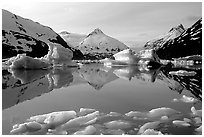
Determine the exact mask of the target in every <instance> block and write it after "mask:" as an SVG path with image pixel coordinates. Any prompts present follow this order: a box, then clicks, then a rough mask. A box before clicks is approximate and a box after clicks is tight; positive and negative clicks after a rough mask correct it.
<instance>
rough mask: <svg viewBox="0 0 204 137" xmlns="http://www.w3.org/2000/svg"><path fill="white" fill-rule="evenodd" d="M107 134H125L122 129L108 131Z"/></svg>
mask: <svg viewBox="0 0 204 137" xmlns="http://www.w3.org/2000/svg"><path fill="white" fill-rule="evenodd" d="M105 132H106V133H107V134H111V135H123V134H124V133H125V132H124V131H123V130H121V129H107V130H106V131H105Z"/></svg>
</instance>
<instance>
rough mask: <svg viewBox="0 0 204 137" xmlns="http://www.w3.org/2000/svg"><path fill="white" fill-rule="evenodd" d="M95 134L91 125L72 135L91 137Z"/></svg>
mask: <svg viewBox="0 0 204 137" xmlns="http://www.w3.org/2000/svg"><path fill="white" fill-rule="evenodd" d="M95 132H96V128H95V127H94V126H92V125H90V126H87V127H86V128H85V129H84V130H82V131H77V132H75V133H74V135H92V134H94V133H95Z"/></svg>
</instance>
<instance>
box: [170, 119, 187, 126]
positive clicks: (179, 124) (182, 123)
mask: <svg viewBox="0 0 204 137" xmlns="http://www.w3.org/2000/svg"><path fill="white" fill-rule="evenodd" d="M172 123H173V124H174V125H176V126H186V127H189V126H191V125H190V124H189V123H187V122H185V121H182V120H174V121H172Z"/></svg>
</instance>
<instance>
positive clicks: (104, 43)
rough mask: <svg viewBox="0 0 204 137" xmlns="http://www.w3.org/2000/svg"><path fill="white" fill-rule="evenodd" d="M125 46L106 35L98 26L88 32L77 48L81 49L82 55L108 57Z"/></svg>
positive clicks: (99, 57) (125, 47)
mask: <svg viewBox="0 0 204 137" xmlns="http://www.w3.org/2000/svg"><path fill="white" fill-rule="evenodd" d="M127 48H128V47H127V46H126V45H125V44H123V43H122V42H120V41H118V40H116V39H114V38H112V37H110V36H107V35H106V34H104V33H103V32H102V31H101V30H100V29H98V28H97V29H95V30H94V31H93V32H91V33H90V34H88V35H87V37H86V38H85V39H84V40H83V41H82V42H81V43H80V45H79V50H81V52H82V53H83V54H84V55H88V56H92V57H95V58H98V59H102V58H105V57H110V56H112V55H113V54H115V53H117V52H119V51H122V50H124V49H127Z"/></svg>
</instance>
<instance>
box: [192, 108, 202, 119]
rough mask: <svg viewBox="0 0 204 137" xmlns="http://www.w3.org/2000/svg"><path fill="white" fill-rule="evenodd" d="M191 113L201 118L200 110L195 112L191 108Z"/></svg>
mask: <svg viewBox="0 0 204 137" xmlns="http://www.w3.org/2000/svg"><path fill="white" fill-rule="evenodd" d="M191 112H192V113H193V114H194V115H196V116H199V117H202V110H196V109H195V107H194V106H193V107H191Z"/></svg>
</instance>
